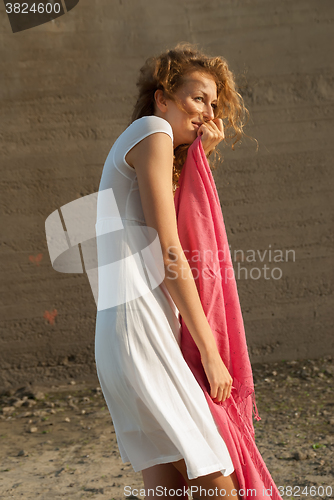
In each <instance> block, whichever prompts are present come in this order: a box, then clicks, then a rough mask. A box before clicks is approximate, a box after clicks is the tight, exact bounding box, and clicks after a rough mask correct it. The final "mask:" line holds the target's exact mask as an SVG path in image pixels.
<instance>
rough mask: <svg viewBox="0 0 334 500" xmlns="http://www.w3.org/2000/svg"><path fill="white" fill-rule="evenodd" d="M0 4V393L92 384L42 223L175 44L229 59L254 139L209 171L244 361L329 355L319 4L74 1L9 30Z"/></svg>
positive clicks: (82, 325)
mask: <svg viewBox="0 0 334 500" xmlns="http://www.w3.org/2000/svg"><path fill="white" fill-rule="evenodd" d="M0 12H1V16H0V40H1V44H0V47H1V48H0V54H1V57H0V71H1V85H0V93H1V125H0V127H1V128H0V140H1V145H0V147H1V178H0V186H1V187H0V189H1V202H0V213H1V246H0V274H1V277H2V279H1V316H0V326H1V331H0V386H1V387H2V386H9V385H19V384H23V383H26V382H31V383H34V382H36V381H39V380H43V381H44V382H45V381H50V382H53V381H56V380H65V379H68V378H76V379H79V378H81V379H87V380H88V379H90V380H93V379H94V378H95V377H96V370H95V364H94V333H95V332H94V328H95V313H96V306H95V302H94V299H93V295H92V292H91V289H90V286H89V283H88V280H87V277H86V276H85V275H80V274H67V275H66V274H60V273H57V272H56V271H54V270H53V268H52V266H51V263H50V259H49V255H48V249H47V244H46V238H45V231H44V223H45V219H46V218H47V217H48V215H49V214H50V213H51V212H53V211H54V210H56V209H58V208H60V207H61V206H62V205H64V204H66V203H68V202H70V201H72V200H74V199H77V198H79V197H81V196H85V195H88V194H90V193H93V192H96V191H97V189H98V185H99V180H100V176H101V172H102V168H103V164H104V161H105V159H106V157H107V154H108V152H109V150H110V148H111V146H112V144H113V142H114V141H115V139H116V138H117V136H118V135H119V134H120V133H121V132H122V131H123V130H124V129H125V127H126V124H127V123H128V120H129V118H130V114H131V110H132V106H133V104H134V102H135V93H136V88H135V80H136V77H137V72H138V70H139V68H140V66H141V65H142V64H143V62H144V61H145V59H146V58H147V57H149V56H150V55H153V54H158V53H159V52H160V51H163V50H165V49H166V48H170V47H172V46H173V45H175V44H176V43H177V42H179V41H190V42H196V43H199V46H200V47H201V48H203V49H204V50H205V51H206V52H207V53H209V54H212V55H222V56H224V57H225V58H226V59H227V60H228V62H229V64H230V67H231V69H232V70H233V71H234V73H235V75H236V77H237V81H238V82H239V84H240V85H241V93H242V95H243V96H244V98H245V102H246V105H247V106H248V108H249V110H250V114H251V120H250V122H249V125H248V126H247V128H246V132H247V133H248V134H249V135H250V136H253V137H255V138H256V139H257V140H258V142H259V151H258V152H256V151H255V143H254V142H252V141H251V140H249V139H244V140H243V141H242V143H241V144H239V145H238V147H237V148H236V151H231V150H227V149H226V148H224V149H222V152H223V154H224V158H225V159H224V162H223V163H222V165H221V166H220V167H219V169H218V170H217V171H216V172H215V174H214V177H215V180H216V183H217V188H218V192H219V196H220V200H221V205H222V209H223V214H224V220H225V224H226V230H227V234H228V239H229V243H230V245H231V250H232V258H233V260H234V264H235V270H236V274H237V278H238V279H237V285H238V290H239V295H240V302H241V307H242V311H243V317H244V322H245V328H246V334H247V341H248V345H249V352H250V357H251V361H252V363H256V362H266V363H271V362H274V361H278V360H283V359H285V360H289V359H303V358H317V357H320V356H323V355H325V354H329V353H333V352H334V349H333V344H334V342H333V338H334V337H333V330H332V323H333V301H332V295H333V282H332V277H333V257H332V254H333V226H332V225H331V222H332V220H331V215H332V213H333V210H332V208H333V203H332V200H333V194H332V188H333V183H332V179H333V176H332V164H333V160H332V157H333V115H334V106H333V101H334V67H333V66H334V62H333V56H332V49H331V47H332V46H333V32H334V30H333V16H334V3H333V2H332V1H330V0H321V1H318V0H296V1H295V2H290V1H282V2H276V1H274V0H268V1H266V2H263V1H260V0H252V1H250V0H245V1H241V0H240V1H236V0H219V1H218V0H210V1H207V0H201V1H199V0H181V1H179V0H178V1H176V0H170V1H168V2H165V1H162V0H154V1H153V0H146V1H143V0H119V1H114V0H112V1H111V0H99V1H97V0H90V1H88V0H81V1H80V3H79V4H78V6H77V7H75V8H74V9H73V10H72V11H71V12H69V13H68V14H66V15H65V16H62V17H60V18H58V19H56V20H55V21H52V22H50V23H47V24H44V25H41V26H37V27H35V28H33V29H30V30H26V31H23V32H19V33H15V34H13V33H12V32H11V29H10V25H9V22H8V19H7V17H6V15H5V12H4V5H3V4H0ZM234 250H243V251H244V252H245V257H248V259H249V260H250V255H251V252H250V251H251V250H254V251H255V252H257V251H259V252H260V255H261V256H262V255H263V252H264V251H265V250H267V253H266V255H265V257H264V260H263V262H261V259H260V256H259V255H257V257H256V259H255V261H253V262H248V261H247V260H244V261H242V259H240V252H239V254H238V255H239V257H238V256H236V258H235V259H234ZM269 250H272V255H271V259H270V255H269ZM275 250H276V252H275ZM287 250H292V253H290V254H289V255H288V259H287V258H286V256H285V252H286V251H287ZM277 251H282V252H283V255H284V256H283V261H281V262H275V261H274V256H275V255H276V256H277V255H278V252H277ZM293 252H294V257H293ZM264 264H266V265H267V266H268V270H267V273H268V274H267V277H268V276H269V279H265V277H264V272H263V270H262V268H263V266H264ZM239 265H241V266H243V267H245V268H246V270H247V271H248V277H247V279H246V277H245V271H243V272H240V273H239V277H238V269H239V268H238V266H239ZM255 268H259V271H257V270H256V269H255ZM274 268H278V270H277V269H276V270H274V271H273V269H274ZM271 272H273V273H274V277H272V276H271ZM250 273H252V275H250ZM259 273H260V274H259ZM280 273H282V277H281V278H280V279H275V277H276V278H277V277H279V276H280ZM252 277H253V278H252ZM48 318H49V319H48ZM52 318H54V319H52Z"/></svg>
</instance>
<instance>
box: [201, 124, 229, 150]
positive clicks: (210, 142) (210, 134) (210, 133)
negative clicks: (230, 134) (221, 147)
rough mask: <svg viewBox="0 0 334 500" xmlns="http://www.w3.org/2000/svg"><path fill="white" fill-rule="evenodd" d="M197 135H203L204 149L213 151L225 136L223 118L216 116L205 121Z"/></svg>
mask: <svg viewBox="0 0 334 500" xmlns="http://www.w3.org/2000/svg"><path fill="white" fill-rule="evenodd" d="M197 135H201V141H202V145H203V149H204V151H205V152H206V153H207V152H208V151H211V150H212V149H213V148H215V147H216V146H217V144H219V142H221V141H222V140H223V139H224V138H225V134H224V125H223V120H222V119H221V118H215V119H214V120H210V121H208V122H205V123H203V124H202V125H201V126H200V127H199V129H198V131H197Z"/></svg>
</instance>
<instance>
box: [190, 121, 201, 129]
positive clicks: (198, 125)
mask: <svg viewBox="0 0 334 500" xmlns="http://www.w3.org/2000/svg"><path fill="white" fill-rule="evenodd" d="M191 123H192V124H193V125H195V127H196V128H199V127H200V126H201V125H202V124H201V123H196V122H191Z"/></svg>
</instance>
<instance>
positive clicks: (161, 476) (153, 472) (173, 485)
mask: <svg viewBox="0 0 334 500" xmlns="http://www.w3.org/2000/svg"><path fill="white" fill-rule="evenodd" d="M141 472H142V475H143V480H144V489H145V493H146V496H145V499H146V500H157V499H159V500H170V499H173V500H176V499H177V500H188V495H187V493H185V495H183V491H185V492H186V491H187V489H188V485H187V482H186V481H185V479H184V477H183V474H182V473H181V472H179V471H178V470H177V469H176V468H175V467H174V465H173V464H172V463H167V464H159V465H154V466H153V467H148V468H147V469H143V470H142V471H141ZM158 487H159V488H158ZM157 488H158V489H157ZM162 488H166V492H167V495H165V494H161V491H164V492H165V490H162ZM149 489H151V491H148V490H149ZM178 489H179V490H181V491H179V493H181V492H182V494H180V495H179V494H176V493H174V494H172V493H171V495H168V491H169V490H175V491H176V490H178Z"/></svg>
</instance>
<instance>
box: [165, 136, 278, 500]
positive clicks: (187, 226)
mask: <svg viewBox="0 0 334 500" xmlns="http://www.w3.org/2000/svg"><path fill="white" fill-rule="evenodd" d="M174 203H175V210H176V216H177V227H178V234H179V238H180V242H181V245H182V248H183V251H184V252H185V256H186V258H187V260H188V262H189V265H190V267H191V269H192V273H193V277H194V280H195V283H196V286H197V290H198V293H199V296H200V299H201V303H202V306H203V309H204V312H205V315H206V317H207V319H208V322H209V324H210V327H211V329H212V332H213V334H214V337H215V339H216V343H217V347H218V350H219V353H220V355H221V358H222V360H223V362H224V364H225V365H226V367H227V369H228V371H229V373H230V375H231V377H232V378H233V386H232V392H231V396H230V397H229V398H227V399H226V400H225V401H223V402H222V403H220V404H217V403H214V402H213V400H212V399H211V397H210V385H209V382H208V379H207V377H206V374H205V371H204V368H203V365H202V363H201V358H200V353H199V350H198V348H197V346H196V344H195V342H194V340H193V338H192V336H191V335H190V333H189V330H188V328H187V326H186V325H185V323H184V321H183V319H182V317H181V315H180V322H181V350H182V353H183V356H184V358H185V360H186V362H187V364H188V365H189V367H190V369H191V371H192V372H193V374H194V376H195V378H196V380H197V381H198V383H199V385H200V386H201V387H202V389H203V391H204V394H205V397H206V399H207V401H208V404H209V407H210V410H211V413H212V415H213V418H214V420H215V422H216V424H217V427H218V430H219V432H220V434H221V436H222V438H223V439H224V441H225V443H226V446H227V448H228V450H229V452H230V455H231V459H232V462H233V465H234V468H235V471H236V474H237V477H238V480H239V486H240V488H242V489H243V490H244V491H245V495H244V498H245V499H247V498H251V499H254V498H255V495H254V491H253V495H252V494H251V492H249V494H248V495H247V493H246V492H247V489H249V490H250V489H252V490H254V489H256V499H257V500H262V499H266V500H268V499H272V500H281V498H282V497H281V495H280V494H279V491H278V489H277V487H276V485H275V483H274V481H273V479H272V477H271V475H270V473H269V471H268V469H267V467H266V465H265V463H264V461H263V459H262V456H261V454H260V452H259V450H258V448H257V446H256V444H255V434H254V426H253V420H252V410H253V405H254V415H255V418H256V419H257V420H261V418H260V417H259V415H258V412H257V408H256V403H255V392H254V383H253V374H252V368H251V364H250V360H249V355H248V349H247V344H246V336H245V329H244V324H243V318H242V314H241V308H240V302H239V296H238V291H237V285H236V280H235V276H234V270H233V265H232V260H231V254H230V250H229V246H228V241H227V235H226V230H225V225H224V219H223V214H222V211H221V207H220V202H219V197H218V193H217V189H216V186H215V182H214V179H213V176H212V173H211V169H210V166H209V164H208V161H207V158H206V156H205V153H204V150H203V146H202V141H201V137H200V136H199V137H197V139H196V140H195V141H194V142H193V144H191V146H190V147H189V149H188V154H187V159H186V162H185V164H184V165H183V167H182V171H181V175H180V178H179V187H178V188H177V190H176V193H175V196H174ZM266 490H267V491H266Z"/></svg>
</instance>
